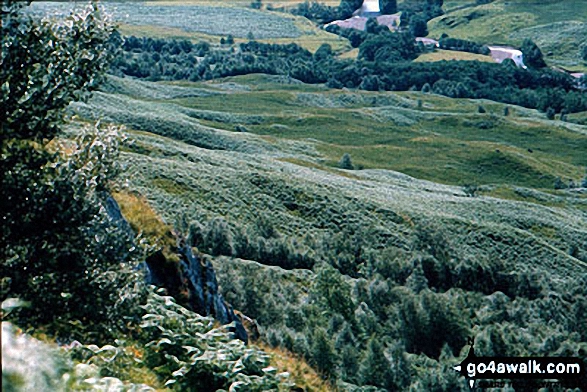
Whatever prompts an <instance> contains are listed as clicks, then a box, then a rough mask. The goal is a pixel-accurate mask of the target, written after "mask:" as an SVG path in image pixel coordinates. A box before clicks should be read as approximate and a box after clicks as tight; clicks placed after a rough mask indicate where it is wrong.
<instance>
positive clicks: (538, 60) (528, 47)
mask: <svg viewBox="0 0 587 392" xmlns="http://www.w3.org/2000/svg"><path fill="white" fill-rule="evenodd" d="M521 51H522V54H523V55H524V64H525V65H526V66H528V67H531V68H544V67H546V63H545V62H544V58H543V57H542V51H541V50H540V48H539V47H538V45H536V44H535V43H534V41H532V40H531V39H529V38H526V39H525V40H524V42H523V43H522V48H521Z"/></svg>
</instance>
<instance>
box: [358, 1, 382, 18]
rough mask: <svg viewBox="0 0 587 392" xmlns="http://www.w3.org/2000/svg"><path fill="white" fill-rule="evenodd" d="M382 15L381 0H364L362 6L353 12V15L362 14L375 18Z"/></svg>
mask: <svg viewBox="0 0 587 392" xmlns="http://www.w3.org/2000/svg"><path fill="white" fill-rule="evenodd" d="M379 15H381V8H380V7H379V0H363V5H362V6H361V8H359V9H358V10H356V11H355V12H354V13H353V16H362V17H365V18H374V17H377V16H379Z"/></svg>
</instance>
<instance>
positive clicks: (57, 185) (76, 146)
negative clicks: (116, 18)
mask: <svg viewBox="0 0 587 392" xmlns="http://www.w3.org/2000/svg"><path fill="white" fill-rule="evenodd" d="M3 7H5V8H3V13H2V27H1V29H2V37H3V43H4V45H3V46H2V61H1V62H2V64H3V67H2V70H1V71H0V85H1V86H2V95H1V97H2V98H1V100H0V107H2V111H3V116H2V121H1V129H2V135H3V138H2V145H1V154H2V162H1V163H0V171H1V172H2V173H3V175H2V177H1V179H0V198H1V199H2V200H3V202H2V203H1V207H0V215H1V216H2V217H3V218H4V219H3V224H2V228H1V230H0V244H1V245H0V258H1V259H2V260H6V262H2V264H1V265H0V274H1V275H2V276H3V277H6V279H5V282H7V283H8V284H7V289H6V291H5V292H3V293H2V298H5V297H6V296H13V297H19V298H22V299H24V300H27V301H29V302H30V303H31V307H29V308H26V309H22V310H21V311H19V312H18V314H17V316H18V317H17V318H18V320H19V322H20V323H22V324H29V325H31V324H32V325H34V326H37V325H38V324H51V323H52V325H51V326H50V327H49V330H50V331H51V332H59V333H61V334H64V335H69V336H71V335H72V334H74V331H73V329H76V328H74V327H73V326H75V325H78V326H79V325H80V324H81V323H79V321H82V322H83V323H84V324H89V325H91V326H92V328H93V330H94V331H95V332H97V333H99V334H100V335H104V334H105V335H108V334H110V333H112V326H114V325H117V326H123V325H125V323H126V322H127V321H128V319H129V318H130V319H132V317H133V314H134V313H133V311H132V309H134V308H135V304H136V302H138V301H140V298H141V296H140V294H141V290H140V287H139V286H135V283H136V282H137V280H138V276H137V274H138V272H136V270H135V269H134V260H135V258H134V257H135V256H138V255H137V254H136V253H137V252H136V250H135V251H134V252H131V249H136V246H135V244H133V235H132V234H131V233H129V232H128V230H126V228H125V227H124V225H121V224H120V221H117V219H116V218H113V217H112V215H109V214H108V211H109V210H112V208H111V206H109V204H108V203H109V200H108V194H109V193H108V189H109V185H110V182H111V181H112V180H113V178H114V176H115V175H116V174H117V165H116V162H117V160H118V159H117V153H118V147H119V144H120V138H119V137H118V135H117V130H116V129H115V128H112V127H108V128H106V129H102V128H100V127H99V126H95V127H94V128H93V129H86V130H85V131H83V132H82V134H81V136H80V137H79V138H78V139H77V140H76V141H75V142H71V143H68V145H67V146H65V145H61V143H60V141H59V140H57V139H56V138H55V137H56V136H57V135H58V133H59V132H60V125H61V122H62V117H63V115H64V110H65V108H66V107H67V105H68V104H69V103H70V102H71V101H73V100H77V99H81V98H82V97H83V96H84V95H85V93H86V92H87V91H88V90H89V89H90V88H91V87H92V86H94V84H95V83H96V81H99V80H100V79H101V75H102V72H103V71H104V70H105V69H106V67H107V61H108V55H107V54H106V50H107V42H108V39H109V36H110V34H111V32H112V27H111V26H109V25H108V24H107V23H106V22H105V21H104V19H103V18H102V17H101V14H100V11H99V9H98V8H97V6H95V5H94V6H93V7H91V8H88V9H87V10H85V11H83V13H82V14H81V15H70V16H69V17H68V18H66V19H65V20H63V21H61V22H59V23H57V22H50V21H49V20H42V21H38V20H34V19H32V17H31V16H30V15H29V14H27V13H24V12H23V9H22V6H21V4H19V3H18V2H14V3H13V2H8V4H6V3H5V4H4V5H3ZM5 10H6V11H7V12H4V11H5ZM65 147H67V148H65ZM56 150H58V151H60V152H55V151H56ZM66 150H67V153H66V152H64V151H66ZM137 289H138V290H137ZM74 320H78V322H74ZM77 329H78V331H77V332H79V329H82V328H81V327H80V328H77Z"/></svg>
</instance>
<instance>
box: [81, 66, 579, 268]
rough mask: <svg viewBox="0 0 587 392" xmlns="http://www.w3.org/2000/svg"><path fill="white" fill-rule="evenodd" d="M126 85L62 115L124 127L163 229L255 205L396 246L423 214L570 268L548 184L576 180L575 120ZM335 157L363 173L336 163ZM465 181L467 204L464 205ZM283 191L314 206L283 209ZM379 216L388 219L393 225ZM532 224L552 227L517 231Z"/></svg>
mask: <svg viewBox="0 0 587 392" xmlns="http://www.w3.org/2000/svg"><path fill="white" fill-rule="evenodd" d="M136 83H137V82H134V81H132V80H120V79H118V80H117V79H113V80H112V81H111V84H112V85H111V87H110V88H108V92H104V93H98V94H96V95H95V96H94V98H92V99H91V100H90V101H89V102H88V103H87V104H76V105H75V106H74V107H73V108H72V110H74V111H76V112H77V113H78V115H79V116H81V117H82V118H86V119H88V118H92V116H96V117H101V118H102V119H103V121H112V122H117V123H122V124H126V125H127V127H128V128H129V132H130V134H131V136H132V138H133V139H134V140H135V142H134V144H133V145H132V146H130V147H129V149H128V150H127V152H126V153H125V157H124V162H125V164H126V165H127V170H126V174H125V177H127V178H128V180H129V184H130V185H131V188H133V189H135V190H137V191H139V192H140V193H142V194H144V195H146V197H147V198H148V199H149V202H151V203H153V206H154V207H155V208H156V210H157V211H159V212H160V213H161V214H162V215H163V217H164V218H165V220H166V221H167V222H170V223H173V222H174V221H173V219H176V217H177V216H178V214H181V213H182V211H183V213H185V214H188V215H189V216H190V217H191V218H192V219H198V220H203V221H207V220H210V219H212V218H213V217H214V216H224V217H226V218H227V219H230V220H234V221H239V222H241V223H242V224H247V222H248V224H250V223H252V222H254V221H255V219H257V214H256V211H261V210H263V211H267V213H268V214H270V215H271V219H272V220H273V221H274V222H275V224H276V225H277V226H278V227H280V228H281V229H280V230H283V232H284V233H289V234H291V235H294V233H296V234H295V236H296V237H297V236H299V237H302V236H303V235H304V233H306V232H311V231H312V230H315V229H316V228H318V227H322V226H323V225H326V226H324V227H330V226H329V225H331V223H325V222H332V220H334V221H336V220H337V219H343V221H345V220H349V219H350V221H354V220H355V218H352V216H353V215H352V214H351V215H349V211H355V210H356V213H357V214H359V216H361V218H360V219H359V220H360V221H362V222H364V225H367V226H369V225H376V226H379V225H383V226H381V227H386V229H385V230H386V231H387V230H392V232H395V233H396V234H394V236H396V235H398V236H399V237H397V238H396V239H395V240H394V241H399V243H401V242H402V241H404V240H402V239H401V238H403V237H402V236H403V234H399V233H402V232H404V231H405V230H411V229H409V228H410V227H411V226H410V223H409V222H411V221H413V220H419V219H424V218H425V219H431V220H435V221H437V222H442V224H443V225H446V227H448V228H452V229H451V230H454V236H455V241H457V242H459V243H461V242H462V241H465V239H466V237H467V236H468V235H469V234H467V233H469V231H470V230H472V228H473V227H478V228H479V230H481V231H487V232H488V233H489V232H502V233H509V234H508V235H511V236H513V237H519V236H522V237H524V238H527V241H529V242H528V246H530V248H528V249H527V250H528V252H530V253H531V254H534V253H533V252H534V251H533V250H531V249H533V247H538V248H540V249H543V251H545V252H546V253H543V254H542V255H538V254H536V255H535V257H536V259H535V262H536V263H540V264H541V265H543V266H548V268H555V269H558V270H559V271H560V273H563V274H565V273H566V272H564V271H565V270H566V268H567V267H565V266H569V264H568V263H571V264H572V263H576V262H577V261H573V260H574V259H572V258H570V259H569V258H568V256H567V255H566V254H565V253H564V252H563V253H561V251H560V249H561V247H562V248H564V247H565V246H566V245H564V243H566V242H565V241H570V240H572V239H573V238H578V237H577V236H583V235H585V236H587V233H583V231H584V227H585V225H584V223H585V220H586V219H587V216H586V215H585V214H587V197H585V195H581V194H573V193H567V192H566V191H554V189H553V182H554V178H555V177H557V176H560V177H563V178H564V179H567V178H572V179H574V180H575V181H578V180H579V179H580V178H582V177H583V176H584V175H585V166H587V157H586V156H585V154H584V153H583V152H584V151H586V150H587V128H586V127H585V126H579V125H576V124H569V123H562V122H558V121H555V122H553V121H546V120H544V119H542V115H541V114H538V113H536V112H534V111H531V110H527V109H522V108H515V107H512V108H511V110H510V115H509V116H508V117H503V116H502V115H501V113H502V112H503V105H501V104H496V103H492V102H484V101H470V100H452V99H448V98H445V97H441V96H436V95H427V94H422V93H401V94H394V93H369V92H347V91H337V90H328V89H325V88H321V87H318V86H306V85H303V84H297V83H291V84H286V81H284V80H282V79H278V78H275V77H267V76H262V75H250V76H246V77H235V78H230V79H225V80H220V81H215V82H208V83H198V84H190V83H184V84H182V85H175V86H169V85H167V84H162V83H158V84H153V83H148V82H140V84H142V86H133V85H134V84H136ZM149 86H153V88H151V89H149V88H148V87H149ZM117 89H118V91H120V92H124V93H125V95H119V94H116V93H115V92H114V91H116V90H117ZM128 94H130V95H132V96H129V95H128ZM186 97H187V98H186ZM418 101H421V102H422V104H421V107H420V105H419V104H418ZM479 105H483V106H484V108H485V109H486V111H487V113H485V114H480V113H477V109H478V106H479ZM237 125H240V126H243V127H244V128H245V129H246V130H248V132H236V131H235V129H236V127H237ZM345 152H348V153H350V154H351V157H352V160H353V163H354V164H355V165H363V166H364V167H365V169H364V170H355V171H348V170H340V169H338V168H337V162H338V159H339V158H340V157H341V155H342V154H343V153H345ZM382 169H384V170H382ZM389 170H392V171H389ZM400 172H401V173H405V174H401V173H400ZM406 174H408V175H410V176H411V177H410V176H406ZM259 179H261V180H259ZM251 181H253V182H254V183H255V184H257V185H256V186H249V185H247V184H250V182H251ZM259 181H260V182H259ZM467 183H473V184H477V185H479V191H478V195H481V196H479V197H467V193H466V192H465V191H464V188H462V186H461V185H464V184H467ZM292 197H294V198H295V199H297V200H302V199H303V200H305V202H304V203H305V204H304V205H306V204H307V205H308V206H313V207H308V208H310V209H309V210H308V211H314V212H312V213H308V212H303V210H300V211H298V210H289V209H288V208H286V207H284V206H283V204H282V203H285V202H286V200H290V198H292ZM320 200H322V201H320ZM325 200H328V202H326V204H324V203H325ZM339 209H340V211H338V210H339ZM379 210H381V211H383V210H391V211H393V214H391V215H390V216H393V217H394V218H393V219H392V221H393V222H396V223H393V224H392V223H391V222H390V221H389V219H391V218H390V217H387V218H384V217H383V215H379V213H374V211H379ZM269 211H272V212H269ZM317 211H320V212H317ZM337 211H338V212H337ZM338 214H344V216H345V218H342V215H338ZM353 214H354V212H353ZM570 216H574V218H573V219H571V218H569V217H570ZM400 217H401V218H400ZM563 217H564V219H563ZM357 219H358V218H357ZM350 221H349V222H350ZM321 222H322V223H321ZM384 222H385V223H384ZM401 222H403V223H401ZM390 224H392V226H389V225H390ZM396 226H397V227H396ZM543 226H544V227H555V230H554V231H552V230H550V231H546V232H538V233H536V232H534V231H532V230H531V228H532V227H543ZM333 227H335V226H333ZM394 227H395V228H394ZM580 227H582V228H580ZM580 233H583V234H580ZM513 237H512V238H513ZM525 241H526V240H525ZM532 244H533V245H532ZM546 244H549V245H548V246H547V248H548V250H544V249H546V248H544V246H546ZM467 246H468V245H467ZM520 246H522V245H520ZM472 249H473V248H471V250H470V251H471V252H473V250H472ZM557 249H558V250H557ZM512 262H514V259H512ZM516 262H518V261H516ZM520 262H523V261H520Z"/></svg>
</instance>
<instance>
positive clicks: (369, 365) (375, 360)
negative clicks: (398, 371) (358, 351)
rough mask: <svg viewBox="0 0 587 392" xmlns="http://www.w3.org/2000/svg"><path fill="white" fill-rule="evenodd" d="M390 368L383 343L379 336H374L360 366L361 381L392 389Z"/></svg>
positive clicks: (365, 383) (368, 344) (364, 383)
mask: <svg viewBox="0 0 587 392" xmlns="http://www.w3.org/2000/svg"><path fill="white" fill-rule="evenodd" d="M390 368H391V366H390V363H389V361H388V360H387V358H386V357H385V353H384V352H383V345H382V344H381V342H380V341H379V339H378V338H377V337H372V338H371V339H369V342H368V343H367V350H366V352H365V357H364V358H363V361H362V362H361V365H360V367H359V378H360V380H361V383H362V384H363V385H373V386H376V387H379V388H385V389H387V390H392V389H393V385H392V378H391V372H390V370H391V369H390Z"/></svg>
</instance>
